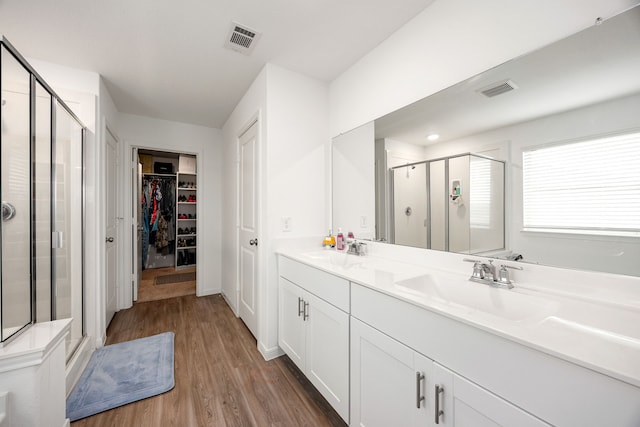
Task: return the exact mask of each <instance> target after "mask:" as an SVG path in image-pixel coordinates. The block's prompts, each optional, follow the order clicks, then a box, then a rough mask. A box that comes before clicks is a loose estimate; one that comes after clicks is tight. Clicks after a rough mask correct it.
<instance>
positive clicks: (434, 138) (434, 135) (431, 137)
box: [427, 133, 440, 141]
mask: <svg viewBox="0 0 640 427" xmlns="http://www.w3.org/2000/svg"><path fill="white" fill-rule="evenodd" d="M438 138H440V135H438V134H437V133H431V134H429V135H427V139H428V140H429V141H437V140H438Z"/></svg>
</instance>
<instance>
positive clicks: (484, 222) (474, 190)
mask: <svg viewBox="0 0 640 427" xmlns="http://www.w3.org/2000/svg"><path fill="white" fill-rule="evenodd" d="M470 157H471V159H470V161H469V177H470V179H469V201H470V208H469V210H470V214H469V222H470V225H471V227H473V228H490V227H491V200H492V194H491V190H492V185H491V160H487V159H479V158H475V157H473V156H470Z"/></svg>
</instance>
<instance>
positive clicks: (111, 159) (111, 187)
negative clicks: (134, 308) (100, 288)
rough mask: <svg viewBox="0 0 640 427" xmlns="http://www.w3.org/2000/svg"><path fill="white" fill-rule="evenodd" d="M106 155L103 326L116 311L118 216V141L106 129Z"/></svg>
mask: <svg viewBox="0 0 640 427" xmlns="http://www.w3.org/2000/svg"><path fill="white" fill-rule="evenodd" d="M106 136H107V144H106V150H107V156H106V165H105V167H106V171H107V173H106V177H107V181H106V192H107V194H106V199H107V200H106V206H105V209H106V227H107V229H106V234H105V236H106V242H105V243H106V245H107V246H106V250H105V256H106V264H105V269H106V286H107V289H106V293H105V297H106V298H105V327H106V326H109V322H111V319H112V318H113V315H114V314H115V313H116V309H117V305H118V302H117V301H118V300H117V293H116V287H117V277H118V256H117V255H118V250H117V242H116V239H117V237H118V218H117V213H118V210H117V199H116V188H117V180H118V176H117V162H118V141H117V140H116V139H115V138H114V136H113V134H112V133H111V132H109V130H108V129H107V132H106Z"/></svg>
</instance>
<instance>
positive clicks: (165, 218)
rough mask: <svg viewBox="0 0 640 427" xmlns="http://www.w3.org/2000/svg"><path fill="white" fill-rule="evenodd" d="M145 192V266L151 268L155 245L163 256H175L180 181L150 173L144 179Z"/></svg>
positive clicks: (143, 252) (143, 243) (143, 211)
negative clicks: (177, 185)
mask: <svg viewBox="0 0 640 427" xmlns="http://www.w3.org/2000/svg"><path fill="white" fill-rule="evenodd" d="M142 190H143V193H142V198H141V203H142V218H141V220H142V225H143V227H142V265H143V266H144V268H150V264H152V262H151V261H152V260H150V259H149V247H150V246H151V245H153V246H154V247H155V249H156V251H159V252H161V253H162V254H163V255H169V254H171V253H172V252H173V250H174V248H175V238H176V237H175V228H176V223H175V218H176V215H175V208H176V205H175V192H176V178H175V177H172V176H158V175H154V174H147V175H145V176H143V180H142ZM154 253H155V252H154Z"/></svg>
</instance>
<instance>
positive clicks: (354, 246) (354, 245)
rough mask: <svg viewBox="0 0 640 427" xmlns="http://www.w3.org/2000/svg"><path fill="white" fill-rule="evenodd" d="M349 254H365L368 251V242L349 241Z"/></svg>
mask: <svg viewBox="0 0 640 427" xmlns="http://www.w3.org/2000/svg"><path fill="white" fill-rule="evenodd" d="M347 253H348V254H353V255H358V256H363V255H364V254H366V253H367V244H366V243H364V242H359V241H357V240H355V239H354V240H352V241H350V242H348V249H347Z"/></svg>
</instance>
